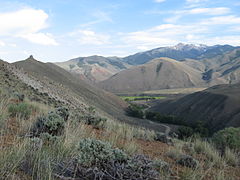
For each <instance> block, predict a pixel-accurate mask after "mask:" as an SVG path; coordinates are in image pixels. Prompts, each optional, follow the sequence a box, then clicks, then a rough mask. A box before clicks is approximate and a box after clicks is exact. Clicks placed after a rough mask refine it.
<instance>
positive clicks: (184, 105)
mask: <svg viewBox="0 0 240 180" xmlns="http://www.w3.org/2000/svg"><path fill="white" fill-rule="evenodd" d="M151 110H153V111H158V112H160V113H163V114H173V115H176V116H180V117H183V118H185V119H186V120H187V122H189V123H193V124H194V123H196V122H197V121H203V122H204V123H206V124H207V125H208V127H209V128H210V129H212V131H216V130H219V129H222V128H224V127H226V126H236V127H239V126H240V84H235V85H217V86H214V87H212V88H209V89H206V90H204V91H201V92H196V93H193V94H190V95H187V96H185V97H182V98H180V99H177V100H174V101H165V102H162V103H158V104H157V105H156V106H154V107H153V108H152V109H151Z"/></svg>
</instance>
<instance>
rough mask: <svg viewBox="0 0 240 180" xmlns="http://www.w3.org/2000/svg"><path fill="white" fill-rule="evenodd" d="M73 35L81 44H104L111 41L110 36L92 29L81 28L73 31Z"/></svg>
mask: <svg viewBox="0 0 240 180" xmlns="http://www.w3.org/2000/svg"><path fill="white" fill-rule="evenodd" d="M71 36H72V37H75V38H76V39H78V41H79V43H80V44H88V45H104V44H109V43H110V36H109V35H106V34H101V33H96V32H94V31H92V30H79V31H76V32H73V33H71Z"/></svg>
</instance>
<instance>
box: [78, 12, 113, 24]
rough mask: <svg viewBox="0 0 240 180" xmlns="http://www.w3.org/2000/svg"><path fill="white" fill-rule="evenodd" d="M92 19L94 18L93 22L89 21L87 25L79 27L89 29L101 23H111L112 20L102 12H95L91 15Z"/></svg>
mask: <svg viewBox="0 0 240 180" xmlns="http://www.w3.org/2000/svg"><path fill="white" fill-rule="evenodd" d="M93 17H94V18H95V20H92V21H89V22H87V23H84V24H81V25H80V26H81V27H89V26H92V25H95V24H99V23H102V22H110V23H112V22H113V20H112V18H111V17H110V16H109V14H108V13H106V12H104V11H97V12H95V13H94V14H93Z"/></svg>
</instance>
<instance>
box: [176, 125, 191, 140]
mask: <svg viewBox="0 0 240 180" xmlns="http://www.w3.org/2000/svg"><path fill="white" fill-rule="evenodd" d="M193 134H194V131H193V128H191V127H187V126H182V127H180V128H179V129H178V137H179V138H180V139H184V138H188V137H191V136H192V135H193Z"/></svg>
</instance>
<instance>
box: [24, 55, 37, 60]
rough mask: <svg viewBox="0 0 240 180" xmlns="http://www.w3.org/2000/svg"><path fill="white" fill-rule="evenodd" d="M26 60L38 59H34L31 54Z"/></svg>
mask: <svg viewBox="0 0 240 180" xmlns="http://www.w3.org/2000/svg"><path fill="white" fill-rule="evenodd" d="M26 60H35V61H36V59H34V57H33V55H30V56H29V57H28V58H27V59H26Z"/></svg>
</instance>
